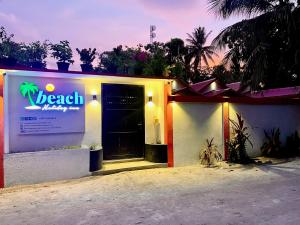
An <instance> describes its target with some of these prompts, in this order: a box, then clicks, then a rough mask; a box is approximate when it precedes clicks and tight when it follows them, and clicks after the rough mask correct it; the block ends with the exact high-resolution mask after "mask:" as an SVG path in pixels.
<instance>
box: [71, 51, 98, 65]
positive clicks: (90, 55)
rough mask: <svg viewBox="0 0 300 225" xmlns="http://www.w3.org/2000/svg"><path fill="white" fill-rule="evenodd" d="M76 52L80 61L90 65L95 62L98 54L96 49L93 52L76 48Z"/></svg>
mask: <svg viewBox="0 0 300 225" xmlns="http://www.w3.org/2000/svg"><path fill="white" fill-rule="evenodd" d="M76 51H77V53H78V54H79V55H80V61H81V62H83V64H89V65H90V64H92V62H93V61H94V60H95V58H96V54H97V53H96V49H95V48H94V49H93V50H92V49H91V48H89V49H87V48H84V49H82V50H79V49H78V48H76Z"/></svg>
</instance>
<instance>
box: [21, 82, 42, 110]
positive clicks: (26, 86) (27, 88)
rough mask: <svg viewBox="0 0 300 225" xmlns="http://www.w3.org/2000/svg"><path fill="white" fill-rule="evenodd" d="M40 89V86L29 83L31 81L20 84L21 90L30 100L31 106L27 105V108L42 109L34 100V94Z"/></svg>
mask: <svg viewBox="0 0 300 225" xmlns="http://www.w3.org/2000/svg"><path fill="white" fill-rule="evenodd" d="M38 91H39V88H38V86H36V85H35V84H34V83H29V82H23V83H22V84H21V85H20V92H21V94H22V96H23V97H27V98H28V101H29V104H30V105H29V106H26V107H25V109H31V110H32V109H40V108H41V107H40V106H37V105H36V104H35V102H34V101H33V100H32V96H31V95H34V94H35V93H37V92H38Z"/></svg>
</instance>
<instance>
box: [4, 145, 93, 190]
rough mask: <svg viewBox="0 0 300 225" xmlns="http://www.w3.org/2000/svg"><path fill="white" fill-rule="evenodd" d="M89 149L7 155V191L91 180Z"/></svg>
mask: <svg viewBox="0 0 300 225" xmlns="http://www.w3.org/2000/svg"><path fill="white" fill-rule="evenodd" d="M89 162H90V152H89V150H88V149H72V150H63V151H60V150H54V151H43V152H25V153H14V154H5V155H4V171H5V173H4V183H5V186H6V187H9V186H13V185H19V184H35V183H41V182H48V181H56V180H65V179H72V178H80V177H84V176H89V175H90V174H91V173H90V172H89V169H90V168H89Z"/></svg>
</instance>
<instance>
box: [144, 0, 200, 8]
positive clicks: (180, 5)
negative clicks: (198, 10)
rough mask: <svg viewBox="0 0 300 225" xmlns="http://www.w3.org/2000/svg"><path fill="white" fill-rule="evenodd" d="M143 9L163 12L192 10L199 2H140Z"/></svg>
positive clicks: (147, 0)
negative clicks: (150, 8)
mask: <svg viewBox="0 0 300 225" xmlns="http://www.w3.org/2000/svg"><path fill="white" fill-rule="evenodd" d="M140 2H141V3H142V4H143V5H144V6H145V7H148V8H149V7H152V8H155V9H163V10H183V9H185V10H186V9H192V8H193V7H195V6H196V5H197V4H198V2H199V1H197V0H151V1H149V0H140Z"/></svg>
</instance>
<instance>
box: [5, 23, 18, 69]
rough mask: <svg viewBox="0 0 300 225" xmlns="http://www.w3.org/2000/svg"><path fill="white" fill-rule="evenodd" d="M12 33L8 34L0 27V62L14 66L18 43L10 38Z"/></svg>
mask: <svg viewBox="0 0 300 225" xmlns="http://www.w3.org/2000/svg"><path fill="white" fill-rule="evenodd" d="M13 37H14V35H13V34H11V35H8V34H7V33H6V31H5V29H4V27H1V28H0V64H2V65H5V66H15V65H16V64H17V57H18V52H19V51H20V48H21V47H20V44H19V43H16V42H14V41H13V40H12V38H13Z"/></svg>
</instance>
